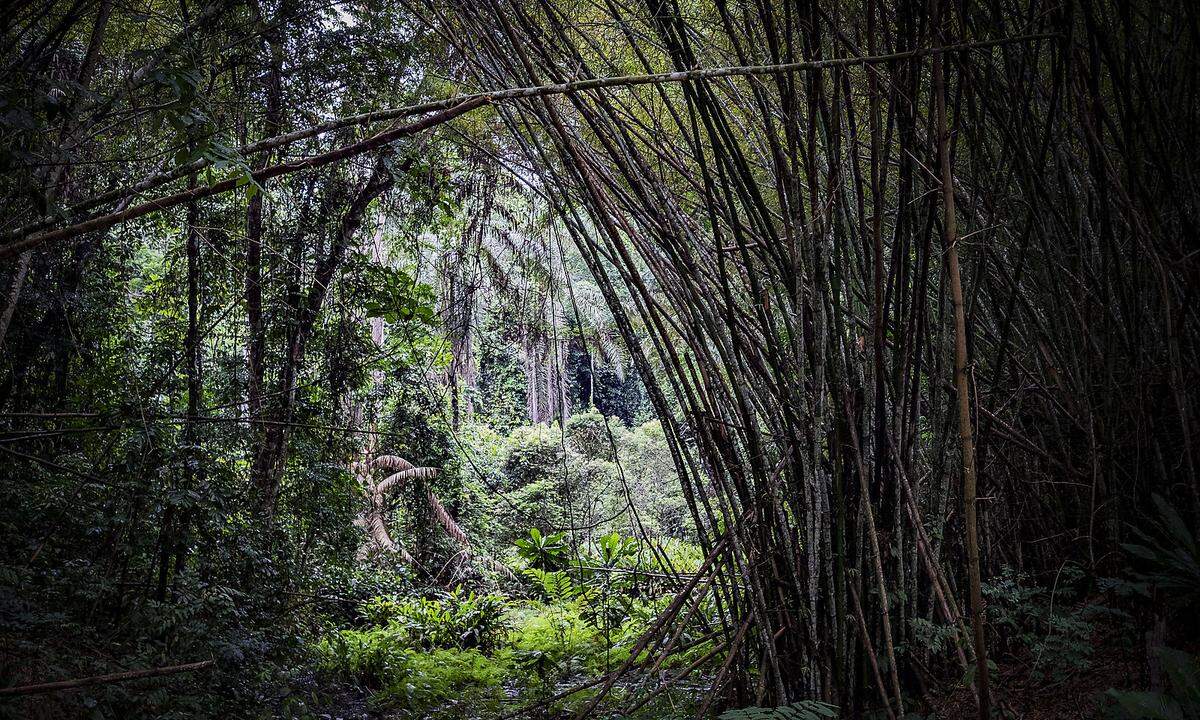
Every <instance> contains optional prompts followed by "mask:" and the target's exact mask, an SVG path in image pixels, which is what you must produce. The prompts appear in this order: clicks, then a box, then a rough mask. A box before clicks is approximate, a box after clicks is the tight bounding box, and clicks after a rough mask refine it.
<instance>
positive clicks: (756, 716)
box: [718, 700, 838, 720]
mask: <svg viewBox="0 0 1200 720" xmlns="http://www.w3.org/2000/svg"><path fill="white" fill-rule="evenodd" d="M837 716H838V709H837V706H836V705H830V704H829V703H823V702H820V701H818V700H801V701H799V702H794V703H792V704H791V705H781V706H779V707H773V708H763V707H747V708H737V709H736V710H726V711H725V712H723V713H721V716H720V718H718V720H823V719H824V718H836V717H837Z"/></svg>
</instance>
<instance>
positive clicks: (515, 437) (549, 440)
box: [504, 424, 563, 488]
mask: <svg viewBox="0 0 1200 720" xmlns="http://www.w3.org/2000/svg"><path fill="white" fill-rule="evenodd" d="M556 427H557V426H555V427H551V426H550V425H545V424H542V425H527V426H523V427H518V428H516V429H514V430H513V431H512V432H511V433H509V436H508V452H507V454H506V455H505V458H504V477H505V480H506V483H507V485H508V487H510V488H521V487H525V486H526V485H529V484H531V483H536V482H544V481H549V480H554V479H556V478H559V477H561V475H562V472H563V448H562V437H561V435H560V433H559V432H558V431H557V429H556Z"/></svg>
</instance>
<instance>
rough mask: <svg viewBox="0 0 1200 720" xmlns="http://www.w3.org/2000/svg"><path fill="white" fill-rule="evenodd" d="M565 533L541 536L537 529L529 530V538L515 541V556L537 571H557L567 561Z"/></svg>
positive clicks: (567, 550) (567, 549)
mask: <svg viewBox="0 0 1200 720" xmlns="http://www.w3.org/2000/svg"><path fill="white" fill-rule="evenodd" d="M565 537H566V533H561V532H556V533H549V534H545V535H543V534H542V531H541V530H538V529H537V528H529V536H528V537H524V538H521V539H519V540H517V541H516V546H517V554H518V555H519V556H520V557H521V558H522V559H523V560H525V562H527V563H528V564H529V567H531V568H535V569H538V570H558V569H560V568H562V567H564V566H565V565H566V563H567V560H568V553H569V551H570V548H568V547H567V543H566V540H565V539H564V538H565Z"/></svg>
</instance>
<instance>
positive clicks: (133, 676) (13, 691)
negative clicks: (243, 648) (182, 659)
mask: <svg viewBox="0 0 1200 720" xmlns="http://www.w3.org/2000/svg"><path fill="white" fill-rule="evenodd" d="M215 664H216V661H214V660H202V661H200V662H194V663H188V664H186V665H170V666H168V667H159V668H149V669H146V670H129V671H126V672H119V673H112V674H110V675H93V676H92V677H85V678H78V679H76V680H59V681H58V682H50V683H39V684H37V685H19V686H17V687H9V688H0V696H8V697H12V696H15V695H41V694H43V693H51V692H58V691H59V690H74V689H75V688H81V687H87V686H90V685H108V684H110V683H118V682H125V681H126V680H140V679H142V678H151V677H162V676H164V675H177V674H179V673H185V672H195V671H196V670H204V669H206V668H209V667H212V666H213V665H215Z"/></svg>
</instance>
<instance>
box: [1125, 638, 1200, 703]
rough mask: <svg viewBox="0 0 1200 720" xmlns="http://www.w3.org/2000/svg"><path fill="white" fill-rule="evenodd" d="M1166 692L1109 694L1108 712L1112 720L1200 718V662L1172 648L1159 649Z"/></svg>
mask: <svg viewBox="0 0 1200 720" xmlns="http://www.w3.org/2000/svg"><path fill="white" fill-rule="evenodd" d="M1157 652H1158V656H1159V659H1160V660H1161V661H1162V667H1163V671H1164V673H1165V674H1166V677H1167V682H1168V688H1167V690H1166V692H1126V691H1121V690H1109V691H1108V693H1107V697H1108V698H1109V700H1111V701H1112V703H1111V704H1110V705H1109V706H1108V707H1107V708H1106V709H1105V710H1106V713H1107V715H1108V717H1109V718H1113V720H1187V718H1197V717H1200V660H1198V659H1197V658H1196V657H1195V656H1192V655H1188V654H1187V653H1185V652H1180V651H1179V650H1172V649H1171V648H1158V651H1157Z"/></svg>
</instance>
